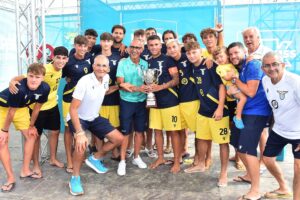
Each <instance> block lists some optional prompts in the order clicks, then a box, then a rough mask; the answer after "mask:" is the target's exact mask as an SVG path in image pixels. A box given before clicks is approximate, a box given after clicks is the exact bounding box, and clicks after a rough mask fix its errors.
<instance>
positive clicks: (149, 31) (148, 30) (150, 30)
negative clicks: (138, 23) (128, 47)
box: [145, 27, 157, 39]
mask: <svg viewBox="0 0 300 200" xmlns="http://www.w3.org/2000/svg"><path fill="white" fill-rule="evenodd" d="M145 32H146V38H147V39H148V37H150V36H151V35H157V31H156V29H155V28H153V27H149V28H146V30H145Z"/></svg>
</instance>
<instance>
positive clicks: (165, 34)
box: [161, 30, 177, 54]
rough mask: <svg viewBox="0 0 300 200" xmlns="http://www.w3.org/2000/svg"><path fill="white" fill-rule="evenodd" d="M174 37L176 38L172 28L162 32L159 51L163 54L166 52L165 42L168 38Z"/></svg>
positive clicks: (172, 38)
mask: <svg viewBox="0 0 300 200" xmlns="http://www.w3.org/2000/svg"><path fill="white" fill-rule="evenodd" d="M174 39H177V35H176V33H175V32H174V31H173V30H166V31H164V32H163V34H162V40H163V42H164V43H163V44H162V48H161V52H162V53H163V54H166V53H167V46H166V44H167V42H168V41H169V40H174Z"/></svg>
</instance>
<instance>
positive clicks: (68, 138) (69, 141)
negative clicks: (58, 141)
mask: <svg viewBox="0 0 300 200" xmlns="http://www.w3.org/2000/svg"><path fill="white" fill-rule="evenodd" d="M64 143H65V150H66V157H67V169H70V170H71V169H72V168H73V161H72V146H73V135H72V133H71V132H70V129H69V127H68V126H66V127H65V134H64ZM77 154H78V153H77ZM80 155H81V154H80ZM80 155H79V156H80ZM82 159H83V158H82ZM77 161H78V160H77Z"/></svg>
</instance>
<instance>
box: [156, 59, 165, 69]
mask: <svg viewBox="0 0 300 200" xmlns="http://www.w3.org/2000/svg"><path fill="white" fill-rule="evenodd" d="M163 62H164V61H163V60H162V61H157V63H158V66H159V69H161V68H162V67H163V66H162V64H163Z"/></svg>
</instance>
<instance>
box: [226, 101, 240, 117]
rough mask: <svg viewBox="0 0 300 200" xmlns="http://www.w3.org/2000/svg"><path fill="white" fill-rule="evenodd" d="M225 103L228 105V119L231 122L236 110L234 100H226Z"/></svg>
mask: <svg viewBox="0 0 300 200" xmlns="http://www.w3.org/2000/svg"><path fill="white" fill-rule="evenodd" d="M226 105H227V106H228V111H229V121H230V122H233V117H234V116H235V111H236V105H237V103H236V101H227V103H226Z"/></svg>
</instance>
